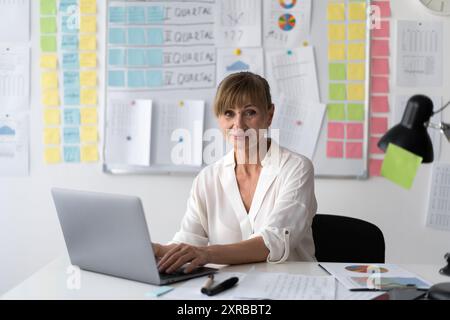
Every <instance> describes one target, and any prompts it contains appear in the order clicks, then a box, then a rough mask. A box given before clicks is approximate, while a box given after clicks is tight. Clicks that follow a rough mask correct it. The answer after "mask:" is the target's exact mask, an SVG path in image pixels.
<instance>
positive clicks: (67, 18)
mask: <svg viewBox="0 0 450 320" xmlns="http://www.w3.org/2000/svg"><path fill="white" fill-rule="evenodd" d="M79 29H80V22H79V20H78V16H77V15H75V14H69V15H63V16H62V17H61V30H62V32H63V33H72V34H76V33H78V32H79Z"/></svg>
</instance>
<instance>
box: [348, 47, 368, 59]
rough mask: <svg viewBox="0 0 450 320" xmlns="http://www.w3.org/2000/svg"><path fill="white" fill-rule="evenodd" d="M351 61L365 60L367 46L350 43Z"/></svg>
mask: <svg viewBox="0 0 450 320" xmlns="http://www.w3.org/2000/svg"><path fill="white" fill-rule="evenodd" d="M348 59H349V60H365V59H366V45H365V44H364V43H349V45H348Z"/></svg>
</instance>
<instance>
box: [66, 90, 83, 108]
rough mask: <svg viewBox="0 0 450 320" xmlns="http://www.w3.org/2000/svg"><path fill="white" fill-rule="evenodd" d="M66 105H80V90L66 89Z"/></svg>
mask: <svg viewBox="0 0 450 320" xmlns="http://www.w3.org/2000/svg"><path fill="white" fill-rule="evenodd" d="M64 104H65V105H67V106H77V105H80V89H79V88H64Z"/></svg>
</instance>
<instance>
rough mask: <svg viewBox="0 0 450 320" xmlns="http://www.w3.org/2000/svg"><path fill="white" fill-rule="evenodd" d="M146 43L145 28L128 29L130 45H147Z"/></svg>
mask: <svg viewBox="0 0 450 320" xmlns="http://www.w3.org/2000/svg"><path fill="white" fill-rule="evenodd" d="M146 42H147V41H146V39H145V29H144V28H128V44H129V45H145V44H146Z"/></svg>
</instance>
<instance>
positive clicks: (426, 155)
mask: <svg viewBox="0 0 450 320" xmlns="http://www.w3.org/2000/svg"><path fill="white" fill-rule="evenodd" d="M432 115H433V101H431V99H430V98H428V97H427V96H424V95H416V96H413V97H411V98H410V99H409V100H408V104H407V105H406V109H405V113H404V114H403V118H402V121H401V122H400V123H399V124H397V125H396V126H394V127H393V128H391V129H390V130H389V131H388V132H386V134H385V135H384V136H383V137H382V138H381V139H380V141H379V142H378V147H379V148H380V149H381V150H383V151H385V152H386V150H387V147H388V145H389V143H392V144H395V145H397V146H399V147H401V148H403V149H405V150H408V151H410V152H412V153H414V154H416V155H418V156H420V157H422V158H423V161H422V162H424V163H430V162H433V159H434V156H433V144H432V143H431V138H430V135H429V134H428V131H427V123H428V121H429V120H430V118H431V116H432Z"/></svg>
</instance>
